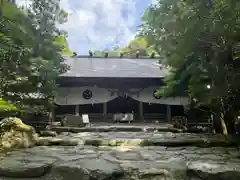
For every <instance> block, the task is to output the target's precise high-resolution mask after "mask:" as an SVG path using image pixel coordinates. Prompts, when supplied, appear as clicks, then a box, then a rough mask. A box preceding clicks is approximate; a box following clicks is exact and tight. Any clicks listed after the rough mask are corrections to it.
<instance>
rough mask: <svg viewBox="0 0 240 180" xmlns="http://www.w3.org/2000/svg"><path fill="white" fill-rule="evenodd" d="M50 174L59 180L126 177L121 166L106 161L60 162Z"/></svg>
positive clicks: (98, 179)
mask: <svg viewBox="0 0 240 180" xmlns="http://www.w3.org/2000/svg"><path fill="white" fill-rule="evenodd" d="M50 174H51V176H52V177H54V178H55V179H58V180H69V178H70V177H71V179H72V180H77V179H86V180H90V179H92V180H107V179H109V180H110V179H112V180H114V179H118V178H119V177H122V176H124V172H123V171H122V169H121V167H120V165H119V164H116V163H111V162H108V161H106V160H104V159H83V160H79V161H68V162H59V163H56V164H55V165H54V166H53V168H52V170H51V173H50Z"/></svg>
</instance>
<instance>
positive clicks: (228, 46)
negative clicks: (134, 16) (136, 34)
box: [140, 0, 240, 118]
mask: <svg viewBox="0 0 240 180" xmlns="http://www.w3.org/2000/svg"><path fill="white" fill-rule="evenodd" d="M239 9H240V2H239V1H237V0H221V1H218V0H210V1H188V0H161V1H160V0H159V1H158V2H157V4H156V5H152V6H150V7H149V8H148V9H147V10H146V12H145V14H144V16H143V24H142V25H141V30H140V35H141V36H144V37H145V38H146V39H147V41H148V43H149V45H151V46H153V47H154V48H155V49H156V51H157V52H159V53H160V54H161V56H162V57H163V59H164V61H165V63H166V64H168V65H170V66H171V67H172V69H171V75H170V76H169V77H168V78H166V86H165V87H164V88H162V89H161V90H160V92H159V93H160V94H161V95H165V96H173V95H177V94H179V93H181V94H186V95H189V97H190V99H191V100H192V102H194V104H197V105H205V106H208V107H210V108H211V110H212V112H214V113H215V114H216V113H217V112H219V111H220V112H221V114H222V116H225V115H226V114H227V113H228V112H230V111H237V109H238V107H239V103H238V100H239V89H240V81H238V80H237V79H239V78H240V64H239V57H240V56H239V53H240V48H239V47H240V46H239V45H240V29H239V28H240V21H239V19H240V12H239ZM223 118H224V117H223Z"/></svg>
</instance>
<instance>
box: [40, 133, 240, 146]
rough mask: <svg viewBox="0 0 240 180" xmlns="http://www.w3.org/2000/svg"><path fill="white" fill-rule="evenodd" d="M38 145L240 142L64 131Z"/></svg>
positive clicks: (175, 135) (177, 135) (202, 137)
mask: <svg viewBox="0 0 240 180" xmlns="http://www.w3.org/2000/svg"><path fill="white" fill-rule="evenodd" d="M38 145H40V146H55V145H60V146H77V145H91V146H123V145H124V146H167V147H178V146H182V147H183V146H197V147H230V146H233V147H236V146H238V145H239V143H238V141H235V140H232V139H229V138H225V137H224V136H219V135H215V136H213V135H207V134H190V133H170V132H151V133H150V132H109V133H106V132H82V133H67V132H64V133H61V134H59V135H57V136H56V137H41V138H40V141H39V143H38Z"/></svg>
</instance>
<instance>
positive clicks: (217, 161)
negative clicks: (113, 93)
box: [0, 132, 240, 180]
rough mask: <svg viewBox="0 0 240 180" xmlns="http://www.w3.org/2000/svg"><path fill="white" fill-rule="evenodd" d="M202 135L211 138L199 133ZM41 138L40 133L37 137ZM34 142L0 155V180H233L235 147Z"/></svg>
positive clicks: (141, 135)
mask: <svg viewBox="0 0 240 180" xmlns="http://www.w3.org/2000/svg"><path fill="white" fill-rule="evenodd" d="M198 137H199V134H183V133H182V134H181V133H178V134H176V133H157V132H152V133H146V132H132V133H126V132H125V133H124V132H112V133H96V132H95V133H75V134H74V133H62V134H61V135H58V136H57V137H48V138H47V139H48V140H50V139H52V140H54V139H55V140H56V139H64V141H65V142H67V141H71V140H76V141H79V142H82V141H83V140H90V139H102V140H109V139H110V140H114V139H115V140H116V139H122V140H131V139H133V138H138V139H155V140H158V141H161V140H170V139H175V140H183V139H186V140H187V139H194V138H198ZM201 137H202V138H209V139H211V138H216V137H208V136H206V135H202V136H201ZM43 139H44V138H43ZM63 145H64V144H59V146H39V147H34V148H31V149H25V150H20V151H15V152H11V153H9V154H7V155H6V156H2V157H1V158H0V180H14V179H15V180H28V179H31V180H202V179H206V180H239V179H240V159H239V151H238V149H237V148H234V147H227V148H226V147H208V148H198V147H196V146H185V147H167V146H144V147H140V146H131V144H127V145H125V144H122V145H121V146H87V145H82V144H81V143H78V144H75V146H63Z"/></svg>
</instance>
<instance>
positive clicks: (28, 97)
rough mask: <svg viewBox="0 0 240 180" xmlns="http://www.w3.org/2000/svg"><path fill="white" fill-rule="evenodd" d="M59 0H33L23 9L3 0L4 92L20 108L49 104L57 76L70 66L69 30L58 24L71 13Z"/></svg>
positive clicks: (0, 85) (0, 78)
mask: <svg viewBox="0 0 240 180" xmlns="http://www.w3.org/2000/svg"><path fill="white" fill-rule="evenodd" d="M59 2H60V1H59V0H54V1H49V2H47V1H44V0H32V3H31V5H30V7H29V8H28V9H19V8H18V7H17V6H16V5H15V4H12V3H9V2H8V1H6V0H3V1H2V4H1V17H0V18H1V23H0V26H1V28H0V51H1V53H0V56H1V57H0V64H1V69H0V90H1V91H0V93H1V94H0V95H1V98H2V100H5V101H8V102H12V103H14V104H15V105H16V106H17V107H18V108H23V107H24V106H34V105H42V106H44V107H46V108H47V107H49V105H51V104H52V103H51V101H52V97H53V95H54V89H55V79H56V78H57V76H58V75H59V74H61V73H64V72H65V71H66V70H67V68H68V67H67V66H66V65H65V64H64V59H63V57H62V55H63V54H68V55H69V54H71V51H70V50H69V48H68V44H67V41H66V37H65V33H64V32H62V31H60V30H59V29H58V28H57V24H59V23H64V22H65V21H66V20H67V19H66V18H67V13H66V12H64V11H63V10H62V9H61V8H60V7H59Z"/></svg>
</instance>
